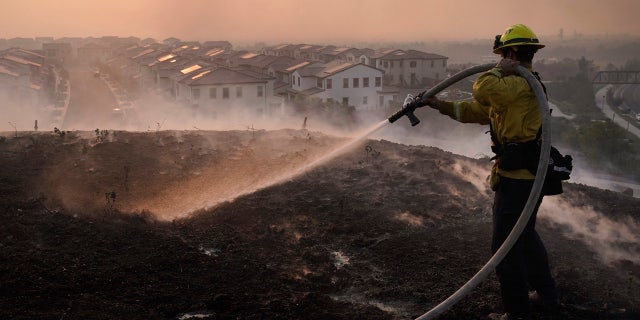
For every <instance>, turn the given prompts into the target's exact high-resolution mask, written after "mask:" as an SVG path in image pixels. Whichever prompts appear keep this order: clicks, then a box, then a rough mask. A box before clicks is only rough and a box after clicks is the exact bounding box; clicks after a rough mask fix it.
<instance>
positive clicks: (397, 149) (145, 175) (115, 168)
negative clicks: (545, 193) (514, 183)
mask: <svg viewBox="0 0 640 320" xmlns="http://www.w3.org/2000/svg"><path fill="white" fill-rule="evenodd" d="M17 135H18V137H15V136H14V135H13V133H5V134H4V135H3V136H2V137H0V157H1V161H0V214H1V219H2V222H1V223H0V256H1V257H2V260H1V262H0V277H1V281H0V283H1V290H0V318H1V319H191V318H199V319H203V318H204V319H410V318H415V317H418V316H420V315H421V314H423V313H424V312H426V311H428V310H429V309H430V308H431V307H433V306H435V305H436V304H438V303H439V302H441V301H442V300H443V299H445V298H447V297H448V296H449V295H450V294H452V293H453V292H454V291H455V290H457V289H458V288H459V287H460V286H461V285H463V284H464V283H465V282H466V281H467V280H468V279H469V278H470V277H472V276H473V275H474V274H475V273H476V272H477V271H478V270H479V269H480V268H481V267H482V265H483V264H484V263H485V262H486V261H487V260H488V258H489V257H490V252H489V247H490V236H491V201H492V200H491V199H492V192H491V191H490V190H488V189H487V187H486V181H485V179H486V176H487V174H488V168H489V165H490V164H489V162H488V160H487V159H470V158H466V157H463V156H459V155H455V154H452V153H449V152H445V151H442V150H440V149H436V148H432V147H427V146H406V145H401V144H395V143H391V142H388V141H384V140H366V141H362V142H359V143H357V144H355V145H353V146H352V147H351V148H349V149H348V150H347V151H346V152H344V153H342V154H340V155H338V156H336V157H332V158H331V159H329V160H327V161H317V160H316V159H318V158H319V157H322V156H324V155H326V154H328V153H330V152H332V151H334V150H335V149H336V147H337V146H339V145H341V144H343V143H345V142H347V140H346V139H343V138H337V137H332V136H328V135H324V134H321V133H318V132H308V131H305V130H276V131H254V132H249V131H226V132H217V131H188V132H187V131H160V132H120V131H118V132H110V133H109V134H105V133H102V134H99V133H94V132H67V133H66V134H64V135H62V134H54V133H23V132H20V133H18V134H17ZM310 163H313V164H314V165H313V166H311V167H305V166H307V165H309V164H310ZM301 168H302V169H301ZM552 198H553V199H551V201H555V202H552V205H547V206H546V207H547V208H552V209H553V208H556V210H557V211H562V212H564V215H563V217H574V218H575V220H578V221H581V222H582V223H583V224H586V230H587V231H586V232H582V233H576V227H575V226H571V225H570V224H569V223H568V222H566V223H562V222H559V220H558V219H554V214H555V213H553V212H551V213H549V211H554V210H547V209H545V208H542V209H541V212H540V217H539V219H538V231H539V233H540V234H541V236H542V237H543V239H544V241H545V243H546V245H547V249H548V251H549V255H550V259H551V263H552V272H553V274H554V276H555V278H556V280H557V282H558V288H559V291H560V299H561V303H562V307H561V309H560V311H559V312H558V313H556V314H548V313H545V312H543V311H539V310H536V311H534V312H535V313H534V316H535V317H534V318H535V319H640V310H639V307H638V306H640V290H638V288H639V287H640V286H639V285H638V284H639V283H640V264H639V262H638V260H637V257H638V256H640V247H639V244H638V242H634V241H633V239H637V238H633V237H631V238H629V237H627V238H625V237H620V239H622V240H620V241H610V242H606V243H604V244H603V242H602V241H603V240H602V238H592V237H591V235H592V234H593V235H597V234H600V233H601V229H599V228H600V226H599V224H598V223H599V222H602V221H606V222H608V223H609V224H610V225H613V226H614V227H613V228H612V229H613V231H611V233H612V234H611V236H612V237H614V236H621V235H623V233H625V232H629V230H630V231H631V233H633V231H634V230H637V229H633V228H637V226H638V219H639V218H638V207H639V204H640V200H638V199H636V198H632V197H629V196H625V195H623V194H620V193H615V192H611V191H604V190H600V189H596V188H592V187H588V186H584V185H577V184H571V183H569V184H565V193H564V194H563V195H561V196H557V197H552ZM547 201H548V200H547V199H545V202H547ZM559 204H562V205H561V206H560V205H559ZM558 206H559V207H558ZM583 210H584V211H585V212H592V213H593V212H597V213H598V215H595V216H594V215H586V216H585V215H584V213H583ZM615 226H620V227H615ZM616 233H617V234H616ZM636 236H637V234H636ZM625 239H626V240H625ZM629 239H631V240H629ZM598 244H602V245H608V246H610V247H607V248H604V252H609V253H610V254H609V255H606V254H605V255H603V254H602V250H600V251H599V250H598ZM600 249H602V248H600ZM634 257H635V258H634ZM497 311H501V302H500V298H499V290H498V284H497V280H496V278H495V275H491V276H490V277H489V278H487V279H486V280H485V281H484V282H483V283H482V284H481V285H480V286H479V287H477V288H476V289H474V290H473V291H472V292H471V294H469V295H468V296H466V297H465V298H464V299H463V300H462V301H460V302H459V303H458V304H456V305H455V306H454V307H453V308H451V309H450V310H448V311H446V312H445V313H444V314H442V315H441V316H440V317H439V319H485V318H486V315H487V314H489V313H490V312H497Z"/></svg>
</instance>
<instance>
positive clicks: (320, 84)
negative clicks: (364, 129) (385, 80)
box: [291, 60, 383, 110]
mask: <svg viewBox="0 0 640 320" xmlns="http://www.w3.org/2000/svg"><path fill="white" fill-rule="evenodd" d="M382 76H383V72H382V70H380V69H376V68H374V67H371V66H368V65H365V64H362V63H353V62H344V61H340V60H337V61H332V62H329V63H319V62H316V63H310V64H308V65H306V66H304V67H302V68H299V69H297V70H296V71H294V72H293V73H292V75H291V77H292V79H291V86H292V89H293V90H295V91H297V92H298V93H299V94H301V95H303V96H306V97H316V98H319V99H321V100H322V101H323V102H339V103H341V104H342V105H344V106H354V107H355V108H356V110H369V109H377V108H381V107H383V105H381V104H380V98H379V94H378V91H380V90H381V89H382Z"/></svg>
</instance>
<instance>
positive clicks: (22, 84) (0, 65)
mask: <svg viewBox="0 0 640 320" xmlns="http://www.w3.org/2000/svg"><path fill="white" fill-rule="evenodd" d="M44 61H45V57H44V56H42V55H40V54H38V53H35V52H32V51H29V50H24V49H18V48H12V49H8V50H4V51H2V52H0V100H2V101H5V102H11V103H13V104H17V105H22V106H44V105H46V104H48V103H49V102H50V100H51V98H52V94H53V93H52V92H53V86H54V81H53V80H52V77H51V76H52V74H51V72H50V69H49V68H48V67H47V66H46V65H45V64H44Z"/></svg>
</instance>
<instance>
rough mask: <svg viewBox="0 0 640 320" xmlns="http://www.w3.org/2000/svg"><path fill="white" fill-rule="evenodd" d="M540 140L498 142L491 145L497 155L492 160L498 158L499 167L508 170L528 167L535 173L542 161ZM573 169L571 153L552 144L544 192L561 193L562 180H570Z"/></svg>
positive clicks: (548, 193) (549, 193)
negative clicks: (562, 151)
mask: <svg viewBox="0 0 640 320" xmlns="http://www.w3.org/2000/svg"><path fill="white" fill-rule="evenodd" d="M540 147H541V145H540V140H539V139H534V140H531V141H527V142H519V143H514V142H511V143H506V144H503V145H500V144H496V143H495V141H494V145H493V146H491V151H493V153H495V154H496V155H495V156H494V157H493V158H491V159H492V160H495V159H498V168H500V169H502V170H507V171H513V170H519V169H527V170H529V172H531V173H532V174H533V175H535V174H536V172H537V171H538V162H539V161H540ZM572 170H573V159H572V158H571V156H570V155H562V154H561V153H560V151H558V149H556V148H555V147H553V146H551V151H550V153H549V164H548V168H547V175H546V177H545V182H544V187H543V191H542V192H543V194H545V195H556V194H561V193H562V192H563V190H562V183H561V182H562V181H564V180H569V178H570V176H571V171H572Z"/></svg>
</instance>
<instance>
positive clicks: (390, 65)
mask: <svg viewBox="0 0 640 320" xmlns="http://www.w3.org/2000/svg"><path fill="white" fill-rule="evenodd" d="M374 59H375V66H376V67H377V68H378V69H381V70H383V71H384V73H385V84H386V85H395V86H401V87H409V88H416V87H424V86H427V85H433V84H434V83H437V82H439V81H440V80H442V79H444V78H445V77H446V75H447V73H446V67H447V59H448V58H447V57H445V56H441V55H438V54H433V53H426V52H422V51H417V50H406V51H405V50H390V51H386V52H383V53H382V54H381V55H378V56H376V57H375V58H374Z"/></svg>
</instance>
